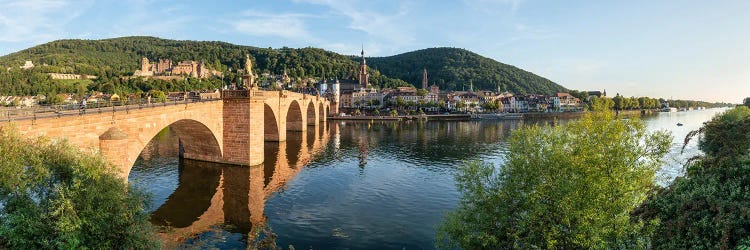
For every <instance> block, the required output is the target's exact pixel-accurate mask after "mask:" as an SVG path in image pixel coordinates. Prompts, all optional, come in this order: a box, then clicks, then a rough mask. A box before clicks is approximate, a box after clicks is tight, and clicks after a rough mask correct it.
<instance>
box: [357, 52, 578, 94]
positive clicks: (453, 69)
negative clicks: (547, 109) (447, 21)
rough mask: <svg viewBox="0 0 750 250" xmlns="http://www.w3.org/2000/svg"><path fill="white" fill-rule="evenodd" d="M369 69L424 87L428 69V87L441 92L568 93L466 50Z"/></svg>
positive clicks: (380, 62)
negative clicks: (433, 87)
mask: <svg viewBox="0 0 750 250" xmlns="http://www.w3.org/2000/svg"><path fill="white" fill-rule="evenodd" d="M367 63H368V65H371V67H373V68H375V69H377V70H379V71H380V72H381V73H383V74H385V75H388V76H391V77H395V78H399V79H402V80H405V81H407V82H409V83H412V84H414V85H417V86H421V82H422V71H423V69H427V72H428V74H429V77H428V79H429V85H432V84H433V83H434V84H437V85H438V86H439V87H440V89H448V90H462V89H466V90H468V89H469V86H470V85H471V84H473V85H474V89H484V90H496V89H497V88H498V87H500V88H501V89H502V90H503V91H510V92H514V93H533V94H553V93H554V92H558V91H565V90H566V89H565V88H564V87H562V86H560V85H558V84H556V83H554V82H552V81H550V80H548V79H546V78H543V77H540V76H538V75H535V74H534V73H531V72H528V71H525V70H523V69H519V68H517V67H515V66H512V65H508V64H504V63H500V62H497V61H495V60H492V59H490V58H486V57H483V56H480V55H478V54H476V53H473V52H471V51H468V50H464V49H457V48H431V49H423V50H417V51H412V52H408V53H404V54H400V55H395V56H389V57H373V58H368V61H367Z"/></svg>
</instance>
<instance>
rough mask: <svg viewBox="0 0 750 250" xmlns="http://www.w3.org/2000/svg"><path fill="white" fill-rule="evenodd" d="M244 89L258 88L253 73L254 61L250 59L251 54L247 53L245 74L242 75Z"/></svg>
mask: <svg viewBox="0 0 750 250" xmlns="http://www.w3.org/2000/svg"><path fill="white" fill-rule="evenodd" d="M242 88H243V89H258V85H256V84H255V75H253V63H252V61H250V55H249V54H245V75H243V76H242Z"/></svg>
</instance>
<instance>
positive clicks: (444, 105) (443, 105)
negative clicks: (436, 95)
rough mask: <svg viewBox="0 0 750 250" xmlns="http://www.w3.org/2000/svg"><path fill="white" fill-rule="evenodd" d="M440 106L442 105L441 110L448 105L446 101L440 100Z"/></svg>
mask: <svg viewBox="0 0 750 250" xmlns="http://www.w3.org/2000/svg"><path fill="white" fill-rule="evenodd" d="M437 105H438V107H440V109H441V110H445V109H446V108H447V107H448V106H447V105H446V104H445V101H443V100H439V101H438V102H437Z"/></svg>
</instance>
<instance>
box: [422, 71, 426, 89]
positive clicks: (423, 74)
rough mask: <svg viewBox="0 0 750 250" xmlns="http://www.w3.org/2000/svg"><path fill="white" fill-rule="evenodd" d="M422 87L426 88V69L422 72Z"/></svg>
mask: <svg viewBox="0 0 750 250" xmlns="http://www.w3.org/2000/svg"><path fill="white" fill-rule="evenodd" d="M422 89H424V90H427V69H424V71H423V72H422Z"/></svg>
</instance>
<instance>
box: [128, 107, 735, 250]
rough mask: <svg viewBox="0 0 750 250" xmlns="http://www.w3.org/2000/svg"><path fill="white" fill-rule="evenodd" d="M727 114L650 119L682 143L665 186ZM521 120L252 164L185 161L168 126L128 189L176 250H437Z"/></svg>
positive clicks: (434, 125)
mask: <svg viewBox="0 0 750 250" xmlns="http://www.w3.org/2000/svg"><path fill="white" fill-rule="evenodd" d="M720 111H722V110H720V109H711V110H702V111H688V112H677V113H659V114H656V115H651V116H647V117H644V118H643V120H645V122H646V123H647V125H648V127H649V129H651V130H659V129H663V130H668V131H671V132H672V134H673V135H674V143H673V148H672V152H671V153H670V154H669V155H668V156H667V164H665V166H664V167H663V169H662V170H661V171H660V173H659V178H658V180H657V181H658V182H659V183H660V184H662V185H666V184H668V183H669V182H670V181H671V180H672V179H674V177H676V176H679V175H681V174H682V167H681V164H680V163H681V162H683V161H684V159H687V158H689V156H691V155H694V154H697V153H698V151H697V149H696V148H695V143H691V144H690V145H688V147H687V150H686V153H684V154H680V153H679V152H680V149H681V147H682V141H683V139H684V137H685V135H686V134H687V133H688V132H689V131H691V130H695V129H698V128H699V127H700V126H701V124H702V123H703V122H705V121H707V120H709V119H710V118H711V117H713V116H714V115H715V114H716V113H718V112H720ZM541 122H550V121H541ZM524 123H526V124H528V123H530V122H529V121H465V122H402V123H394V122H382V123H381V122H374V123H369V122H338V121H337V122H328V123H327V124H326V125H325V126H319V127H318V128H317V129H313V127H309V129H308V130H309V131H307V132H305V133H300V132H296V133H293V132H289V134H288V140H287V141H286V142H281V143H268V142H267V143H265V153H266V160H265V163H264V164H263V165H262V166H254V167H236V166H229V165H221V164H214V163H205V162H198V161H191V160H180V159H178V157H177V155H178V145H179V139H178V137H177V135H174V134H172V133H171V132H170V131H169V130H168V129H165V130H164V131H162V133H160V134H159V135H157V136H156V137H155V138H154V139H153V140H152V141H151V143H149V145H148V146H147V147H146V148H145V149H144V150H143V152H142V153H141V156H140V157H139V158H138V160H137V161H136V164H135V166H134V167H133V169H132V171H131V173H130V176H129V181H130V183H132V184H133V185H134V186H135V187H137V188H140V189H142V190H144V191H146V192H148V193H150V194H151V199H152V201H153V202H152V205H151V207H150V211H151V213H152V216H151V220H152V223H154V224H155V225H159V226H171V228H170V229H166V230H163V232H162V233H161V238H162V239H164V241H165V247H168V248H174V247H179V248H220V249H233V248H237V249H244V247H245V245H246V244H247V242H248V240H247V238H248V237H247V235H248V233H250V234H254V232H257V231H258V230H260V229H259V228H265V229H263V230H262V231H263V232H264V233H263V235H269V232H270V233H273V234H275V235H276V243H277V245H278V246H280V247H283V248H284V249H287V248H288V247H289V245H293V246H294V247H295V248H296V249H310V248H314V249H404V248H405V249H431V248H433V241H434V235H435V228H436V226H437V225H438V224H439V223H440V221H441V219H442V216H443V214H444V213H445V212H446V211H449V210H451V209H453V208H454V207H455V206H456V205H457V202H458V198H459V193H458V192H457V190H456V187H455V182H454V180H453V175H454V173H455V171H456V167H457V165H459V164H460V163H461V162H462V161H465V160H472V159H482V160H485V161H489V162H493V163H495V164H500V163H502V161H503V160H502V156H503V154H504V153H505V152H506V143H505V141H506V138H507V137H508V136H510V133H511V131H513V130H514V129H516V128H519V127H521V126H523V124H524ZM677 123H683V124H684V126H677V125H676V124H677ZM251 240H252V239H251Z"/></svg>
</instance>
